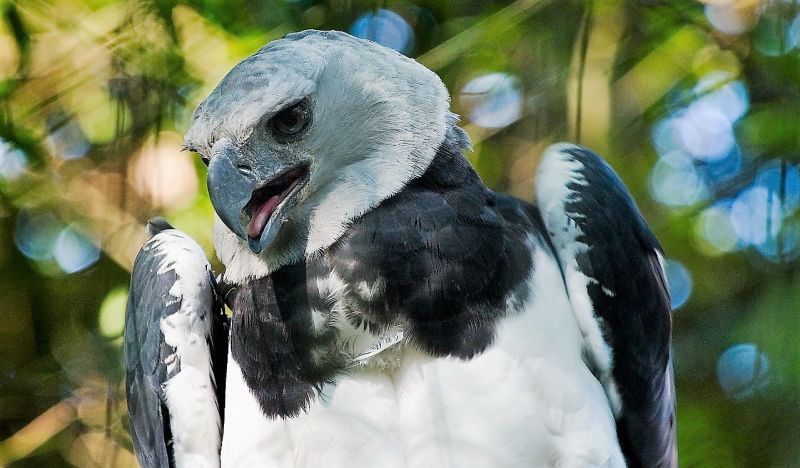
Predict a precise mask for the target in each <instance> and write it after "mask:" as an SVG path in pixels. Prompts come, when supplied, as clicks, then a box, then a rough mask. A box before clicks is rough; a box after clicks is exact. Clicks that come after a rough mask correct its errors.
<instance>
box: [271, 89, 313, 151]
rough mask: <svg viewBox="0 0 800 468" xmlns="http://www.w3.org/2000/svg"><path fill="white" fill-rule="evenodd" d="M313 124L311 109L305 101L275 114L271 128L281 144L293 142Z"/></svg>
mask: <svg viewBox="0 0 800 468" xmlns="http://www.w3.org/2000/svg"><path fill="white" fill-rule="evenodd" d="M309 123H311V109H309V107H308V101H306V100H305V99H304V100H302V101H300V102H298V103H297V104H295V105H293V106H291V107H287V108H286V109H284V110H282V111H280V112H278V113H277V114H275V116H274V117H272V118H271V119H269V128H270V129H271V130H272V133H273V134H274V135H275V137H276V138H277V139H278V141H281V142H287V141H292V140H294V139H295V138H297V137H298V136H299V135H300V132H302V131H303V130H305V129H306V127H308V124H309Z"/></svg>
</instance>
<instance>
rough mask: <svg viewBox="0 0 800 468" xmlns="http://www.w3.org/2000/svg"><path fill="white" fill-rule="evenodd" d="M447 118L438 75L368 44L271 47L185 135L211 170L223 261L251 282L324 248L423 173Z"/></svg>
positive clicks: (337, 39)
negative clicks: (233, 265)
mask: <svg viewBox="0 0 800 468" xmlns="http://www.w3.org/2000/svg"><path fill="white" fill-rule="evenodd" d="M448 109H449V95H448V93H447V90H446V88H445V87H444V85H443V84H442V82H441V80H440V79H439V77H438V76H437V75H436V74H435V73H433V72H431V71H430V70H428V69H427V68H425V67H424V66H422V65H420V64H419V63H417V62H415V61H414V60H412V59H410V58H407V57H405V56H403V55H401V54H399V53H398V52H395V51H394V50H391V49H387V48H385V47H382V46H380V45H378V44H375V43H373V42H370V41H365V40H361V39H357V38H354V37H352V36H350V35H348V34H345V33H342V32H334V31H304V32H300V33H295V34H290V35H288V36H286V37H284V38H283V39H280V40H277V41H274V42H271V43H269V44H267V45H266V46H264V47H263V48H262V49H260V50H259V51H258V52H256V53H255V54H254V55H252V56H250V57H248V58H247V59H245V60H243V61H242V62H241V63H239V64H238V65H236V66H235V67H234V68H233V69H232V70H231V71H230V72H229V73H228V74H227V75H226V76H225V78H223V80H222V81H221V82H220V83H219V84H218V85H217V87H216V88H215V89H214V91H213V92H212V93H211V94H210V95H209V96H208V97H207V98H206V99H205V101H203V102H202V103H201V104H200V106H199V107H198V108H197V110H196V111H195V113H194V117H193V119H194V120H193V124H192V126H191V128H190V129H189V130H188V131H187V133H186V137H185V146H186V148H188V149H191V150H193V151H196V152H198V153H199V154H200V155H201V157H202V158H203V160H204V162H206V164H207V165H208V189H209V194H210V197H211V202H212V204H213V206H214V210H215V211H216V214H217V218H218V222H217V223H216V225H217V227H216V234H215V238H216V240H215V247H216V249H217V254H218V256H219V257H220V259H221V260H222V261H223V263H225V264H226V266H227V267H228V268H229V269H230V268H231V264H232V263H237V262H238V263H239V264H240V267H241V269H242V270H243V271H242V272H241V275H243V276H251V277H253V276H259V275H260V274H265V273H269V272H271V271H274V270H276V269H278V268H280V267H281V266H283V265H285V264H289V263H293V262H295V261H298V260H300V259H301V258H302V257H303V256H308V255H313V254H314V253H315V252H319V251H321V250H323V249H325V248H327V247H329V246H330V245H331V244H333V243H334V242H336V240H337V239H339V237H340V236H341V235H342V234H343V233H344V232H345V230H346V229H347V226H348V225H349V224H350V223H351V222H353V221H354V220H355V219H357V218H358V217H359V216H361V215H363V214H364V213H366V212H367V211H369V210H370V209H372V208H374V207H375V206H377V205H378V204H379V203H380V202H381V201H383V200H385V199H386V198H388V197H390V196H392V195H393V194H395V193H397V192H398V191H399V190H401V189H402V188H403V187H404V186H405V185H406V184H407V183H408V182H409V181H410V180H412V179H414V178H416V177H418V176H419V175H421V174H422V173H423V172H424V171H425V170H426V168H427V167H428V166H429V164H430V162H431V161H432V160H433V158H434V156H435V154H436V151H437V149H438V147H439V145H440V144H441V143H442V142H443V140H444V138H445V132H446V127H447V123H448V115H449V110H448ZM245 265H247V266H245Z"/></svg>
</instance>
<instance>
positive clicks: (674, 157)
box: [650, 151, 708, 207]
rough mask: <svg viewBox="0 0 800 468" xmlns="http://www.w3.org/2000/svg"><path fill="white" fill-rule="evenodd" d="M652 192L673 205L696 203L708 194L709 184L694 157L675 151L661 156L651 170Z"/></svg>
mask: <svg viewBox="0 0 800 468" xmlns="http://www.w3.org/2000/svg"><path fill="white" fill-rule="evenodd" d="M650 193H651V194H652V195H653V198H655V199H656V200H657V201H659V202H661V203H663V204H665V205H667V206H672V207H684V206H690V205H694V204H695V203H698V202H700V201H702V200H704V199H705V198H706V197H707V196H708V186H707V184H706V181H705V179H704V178H703V175H702V174H701V173H700V171H699V170H698V169H697V167H695V165H694V163H693V161H692V159H691V158H690V157H688V156H686V155H685V154H683V153H680V152H677V151H674V152H672V153H667V154H666V155H664V156H663V157H661V158H660V159H659V160H658V162H657V163H656V165H655V166H654V167H653V170H652V171H651V172H650Z"/></svg>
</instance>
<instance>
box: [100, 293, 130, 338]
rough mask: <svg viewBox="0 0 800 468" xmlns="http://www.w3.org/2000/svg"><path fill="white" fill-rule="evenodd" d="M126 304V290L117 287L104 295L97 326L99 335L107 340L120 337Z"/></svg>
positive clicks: (123, 325)
mask: <svg viewBox="0 0 800 468" xmlns="http://www.w3.org/2000/svg"><path fill="white" fill-rule="evenodd" d="M127 303H128V288H126V287H125V286H119V287H116V288H114V289H112V290H111V291H109V293H108V294H107V295H106V297H105V299H103V303H102V304H101V305H100V314H99V315H98V317H97V322H98V323H97V325H98V329H99V331H100V334H102V335H103V336H105V337H107V338H116V337H118V336H121V335H122V330H123V329H124V328H125V306H126V305H127Z"/></svg>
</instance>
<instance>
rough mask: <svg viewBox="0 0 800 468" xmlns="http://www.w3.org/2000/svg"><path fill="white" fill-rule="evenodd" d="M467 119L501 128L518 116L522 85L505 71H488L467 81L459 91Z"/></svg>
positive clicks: (482, 124) (479, 124)
mask: <svg viewBox="0 0 800 468" xmlns="http://www.w3.org/2000/svg"><path fill="white" fill-rule="evenodd" d="M459 100H460V102H461V105H462V106H464V107H465V108H466V109H467V115H468V116H469V120H470V122H472V123H473V124H475V125H478V126H480V127H484V128H503V127H506V126H508V125H511V124H512V123H514V122H516V121H517V120H519V118H520V117H521V116H522V87H521V86H520V83H519V80H518V79H517V78H516V77H515V76H512V75H509V74H507V73H489V74H487V75H482V76H479V77H477V78H474V79H472V80H471V81H469V82H468V83H467V84H466V85H465V86H464V87H463V88H462V89H461V93H460V94H459Z"/></svg>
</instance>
